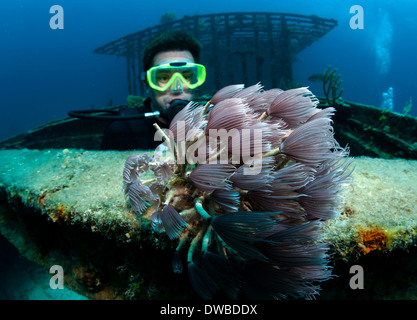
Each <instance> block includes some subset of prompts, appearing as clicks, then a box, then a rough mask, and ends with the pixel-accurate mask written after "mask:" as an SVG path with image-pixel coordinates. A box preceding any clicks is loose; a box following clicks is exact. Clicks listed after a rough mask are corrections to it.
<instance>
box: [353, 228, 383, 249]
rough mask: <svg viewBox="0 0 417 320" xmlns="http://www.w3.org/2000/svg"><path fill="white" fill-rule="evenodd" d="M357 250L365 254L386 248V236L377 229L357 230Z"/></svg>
mask: <svg viewBox="0 0 417 320" xmlns="http://www.w3.org/2000/svg"><path fill="white" fill-rule="evenodd" d="M359 239H360V241H358V244H359V250H360V251H361V252H363V253H364V254H367V253H369V252H371V251H374V250H384V249H386V247H387V234H386V233H385V232H384V231H382V230H379V229H369V230H362V229H361V230H359Z"/></svg>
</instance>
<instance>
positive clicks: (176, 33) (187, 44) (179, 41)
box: [143, 30, 201, 71]
mask: <svg viewBox="0 0 417 320" xmlns="http://www.w3.org/2000/svg"><path fill="white" fill-rule="evenodd" d="M184 50H188V51H190V52H191V54H192V55H193V58H194V61H195V62H196V63H199V60H200V51H201V44H200V43H199V42H198V41H197V40H196V39H194V38H193V37H192V36H191V35H190V34H188V33H187V32H185V31H181V30H168V31H164V32H162V33H159V34H157V35H156V36H154V37H153V38H151V39H150V40H149V42H148V43H147V45H146V48H145V52H144V53H143V70H144V71H147V70H149V69H150V68H151V67H152V60H153V58H154V57H155V55H157V54H158V53H160V52H165V51H184Z"/></svg>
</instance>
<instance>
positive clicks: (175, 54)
mask: <svg viewBox="0 0 417 320" xmlns="http://www.w3.org/2000/svg"><path fill="white" fill-rule="evenodd" d="M170 62H194V58H193V55H192V54H191V52H190V51H188V50H185V51H165V52H160V53H158V54H157V55H155V57H154V58H153V61H152V67H154V66H157V65H161V64H166V63H170ZM148 89H149V95H150V98H151V100H152V109H153V110H154V111H155V110H158V111H163V110H166V109H168V108H169V105H170V104H171V101H173V100H177V99H180V100H191V99H192V96H193V95H192V93H191V91H190V90H187V88H186V87H185V86H183V88H182V90H169V89H168V90H166V91H157V90H154V89H152V88H151V87H148Z"/></svg>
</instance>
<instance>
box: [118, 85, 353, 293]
mask: <svg viewBox="0 0 417 320" xmlns="http://www.w3.org/2000/svg"><path fill="white" fill-rule="evenodd" d="M317 104H318V100H317V99H316V97H315V96H314V95H313V94H312V93H311V92H310V91H309V90H308V89H307V88H297V89H291V90H287V91H283V90H280V89H271V90H265V91H264V90H263V89H262V86H261V85H260V84H256V85H254V86H251V87H248V88H244V86H243V85H232V86H228V87H225V88H223V89H221V90H219V91H218V92H217V93H216V94H215V95H214V96H213V97H212V99H211V100H210V101H209V102H208V103H207V104H206V105H204V106H203V105H199V104H197V103H193V102H190V103H189V104H188V105H187V106H186V107H185V108H184V109H183V110H182V111H181V112H179V113H178V114H177V115H176V117H175V118H174V119H173V121H172V122H171V125H170V128H169V131H168V132H166V131H163V130H161V129H160V128H158V127H157V126H156V127H157V129H158V132H159V133H160V135H161V136H162V137H163V138H164V140H165V142H164V144H163V145H161V148H158V149H157V151H156V152H155V154H154V155H153V157H151V156H149V155H148V154H142V155H139V154H136V155H132V156H130V157H129V158H128V159H127V160H126V163H125V169H124V172H123V181H124V182H123V190H124V193H125V195H126V196H127V197H128V198H129V201H130V204H131V206H132V209H133V210H134V211H135V212H136V213H138V214H139V215H142V216H143V217H144V216H149V215H150V214H152V215H151V218H150V219H151V224H152V227H153V228H154V229H155V230H156V231H157V232H165V233H166V234H167V235H168V237H169V238H170V239H171V240H173V241H178V246H177V248H176V250H175V252H174V254H173V260H172V267H173V270H174V272H176V273H181V272H182V271H183V261H184V260H186V261H187V269H188V276H189V279H190V281H191V284H192V286H193V288H194V290H195V291H196V292H197V293H198V294H199V295H200V296H201V297H202V298H203V299H211V298H213V297H214V296H215V294H216V292H218V291H221V290H223V292H224V293H225V294H227V296H228V297H229V298H232V299H239V298H255V299H271V298H272V299H283V298H289V297H291V298H305V299H309V298H313V297H314V296H315V295H316V294H318V291H319V285H318V284H317V282H320V281H324V280H327V279H328V278H329V276H330V274H331V271H330V269H329V267H328V265H327V258H328V257H327V253H326V252H327V246H326V245H325V244H324V243H321V242H320V241H318V237H319V235H320V222H321V221H324V220H327V219H330V218H332V217H334V216H335V215H336V214H337V213H339V212H340V205H341V202H340V201H341V196H340V193H341V191H342V189H343V186H342V185H343V184H344V183H345V182H348V180H349V176H350V174H351V169H350V165H351V163H352V159H350V158H348V157H347V156H348V150H347V149H344V148H342V147H340V146H339V144H338V143H337V141H336V140H335V139H334V136H333V128H332V126H331V123H332V120H331V116H332V115H333V113H334V111H335V109H334V108H332V107H329V108H326V109H320V108H318V107H317ZM164 152H166V155H167V156H166V157H165V158H164V157H162V154H163V153H164ZM152 172H153V178H152V179H149V180H147V181H142V180H141V179H140V178H141V175H143V174H146V173H148V174H149V173H152ZM145 213H146V214H145ZM187 248H188V251H187Z"/></svg>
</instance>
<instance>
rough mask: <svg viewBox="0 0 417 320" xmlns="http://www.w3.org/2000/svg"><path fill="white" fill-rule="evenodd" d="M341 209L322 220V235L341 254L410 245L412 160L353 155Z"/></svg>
mask: <svg viewBox="0 0 417 320" xmlns="http://www.w3.org/2000/svg"><path fill="white" fill-rule="evenodd" d="M355 165H356V167H355V170H354V172H353V174H352V177H353V183H352V185H350V186H348V187H347V189H346V193H345V204H344V207H343V212H342V214H341V215H339V216H337V217H336V218H334V219H332V220H330V221H328V222H327V223H326V224H324V225H323V240H324V241H326V242H328V243H329V244H330V245H332V248H333V250H334V253H335V254H336V255H337V256H338V257H341V258H343V259H349V258H350V257H351V255H352V254H354V255H356V256H357V255H358V254H367V253H369V252H371V251H374V250H381V251H391V250H393V249H395V248H406V247H408V246H409V245H414V240H415V237H416V233H417V161H410V160H403V159H395V160H384V159H375V158H366V157H359V158H356V159H355Z"/></svg>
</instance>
